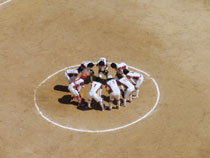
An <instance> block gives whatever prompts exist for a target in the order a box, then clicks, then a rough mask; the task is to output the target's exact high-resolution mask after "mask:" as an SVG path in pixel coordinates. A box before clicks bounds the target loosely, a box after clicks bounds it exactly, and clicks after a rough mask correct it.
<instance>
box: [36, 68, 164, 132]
mask: <svg viewBox="0 0 210 158" xmlns="http://www.w3.org/2000/svg"><path fill="white" fill-rule="evenodd" d="M78 66H80V65H73V66H69V67H66V68H63V69H61V70H59V71H57V72H55V73H53V74H52V75H50V76H48V77H47V78H46V79H45V80H43V81H42V82H41V83H40V84H39V85H38V86H37V87H36V88H35V89H34V104H35V107H36V109H37V111H38V113H39V114H40V115H41V116H42V118H44V119H45V120H47V121H48V122H50V123H52V124H54V125H55V126H58V127H61V128H64V129H67V130H72V131H77V132H88V133H103V132H112V131H116V130H120V129H123V128H126V127H129V126H131V125H134V124H136V123H137V122H139V121H141V120H143V119H145V118H146V117H148V116H149V115H150V114H151V113H152V112H153V111H154V110H155V108H156V107H157V105H158V103H159V100H160V90H159V86H158V84H157V82H156V80H155V79H154V78H152V77H150V75H149V74H148V73H146V72H144V71H143V70H140V69H137V68H135V67H132V66H128V67H129V68H131V69H134V70H136V71H138V72H141V73H143V74H145V75H146V76H147V77H149V78H150V79H151V80H152V81H153V83H154V84H155V87H156V90H157V99H156V102H155V104H154V105H153V107H152V109H151V110H150V111H148V112H147V113H146V114H145V115H144V116H142V117H140V118H139V119H137V120H135V121H133V122H131V123H129V124H126V125H123V126H119V127H116V128H110V129H104V130H88V129H78V128H73V127H69V126H64V125H62V124H59V123H56V122H54V121H52V120H50V119H49V118H48V117H47V116H45V115H44V114H43V113H42V112H41V110H40V108H39V106H38V104H37V99H36V94H37V90H38V89H39V87H41V86H42V84H44V83H45V82H46V81H47V80H49V79H50V78H51V77H53V76H55V75H56V74H58V73H60V72H62V71H64V70H66V69H69V68H74V67H78Z"/></svg>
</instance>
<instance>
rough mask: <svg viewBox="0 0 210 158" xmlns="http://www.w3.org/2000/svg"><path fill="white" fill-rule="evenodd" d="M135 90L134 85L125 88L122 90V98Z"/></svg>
mask: <svg viewBox="0 0 210 158" xmlns="http://www.w3.org/2000/svg"><path fill="white" fill-rule="evenodd" d="M134 90H135V88H134V86H132V87H129V88H128V89H126V91H124V98H127V97H128V96H130V95H131V93H132V92H133V91H134Z"/></svg>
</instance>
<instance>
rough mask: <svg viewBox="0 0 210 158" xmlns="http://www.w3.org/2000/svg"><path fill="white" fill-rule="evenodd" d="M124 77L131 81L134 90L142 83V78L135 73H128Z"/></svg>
mask: <svg viewBox="0 0 210 158" xmlns="http://www.w3.org/2000/svg"><path fill="white" fill-rule="evenodd" d="M126 77H127V78H128V79H130V80H131V82H132V83H133V85H134V86H135V88H139V87H140V85H141V84H142V82H143V81H144V76H143V75H142V74H140V73H137V72H132V71H130V72H129V73H127V75H126Z"/></svg>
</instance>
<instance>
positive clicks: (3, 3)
mask: <svg viewBox="0 0 210 158" xmlns="http://www.w3.org/2000/svg"><path fill="white" fill-rule="evenodd" d="M11 1H12V0H6V1H3V2H2V3H0V6H3V5H5V4H7V3H9V2H11Z"/></svg>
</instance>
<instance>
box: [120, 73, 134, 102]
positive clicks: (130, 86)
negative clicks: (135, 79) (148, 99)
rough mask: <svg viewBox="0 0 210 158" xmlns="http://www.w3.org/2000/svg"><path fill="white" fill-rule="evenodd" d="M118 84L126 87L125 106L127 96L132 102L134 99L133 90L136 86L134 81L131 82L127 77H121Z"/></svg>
mask: <svg viewBox="0 0 210 158" xmlns="http://www.w3.org/2000/svg"><path fill="white" fill-rule="evenodd" d="M118 84H119V85H121V86H123V88H124V99H123V102H124V106H125V105H126V98H127V97H129V101H130V102H131V101H132V92H133V91H134V90H135V87H134V85H133V84H132V83H130V81H129V80H128V79H127V78H126V77H123V78H121V79H119V80H118Z"/></svg>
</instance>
